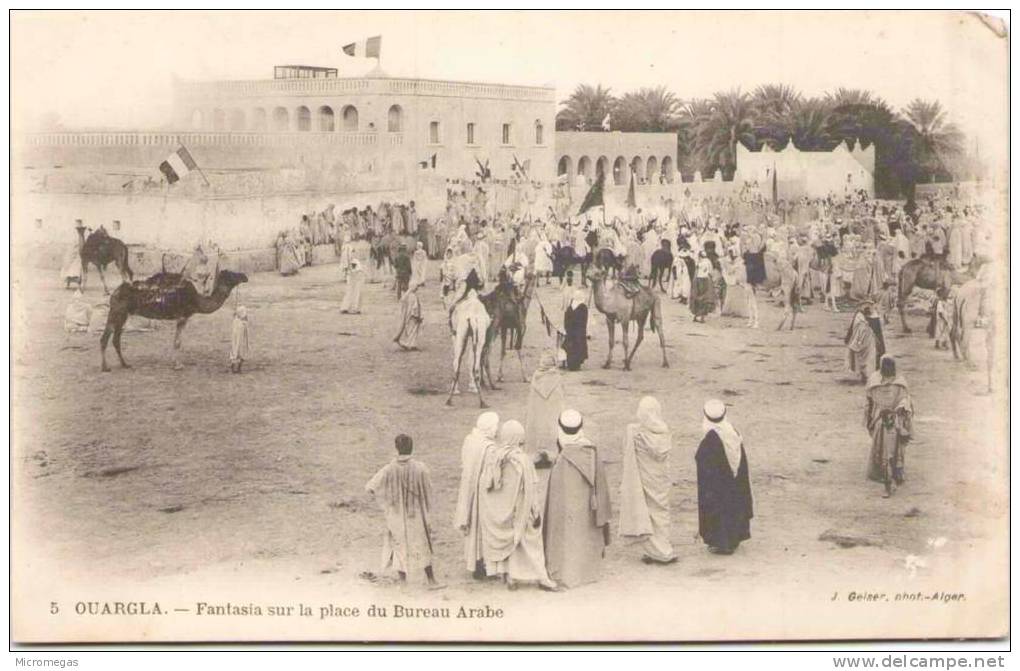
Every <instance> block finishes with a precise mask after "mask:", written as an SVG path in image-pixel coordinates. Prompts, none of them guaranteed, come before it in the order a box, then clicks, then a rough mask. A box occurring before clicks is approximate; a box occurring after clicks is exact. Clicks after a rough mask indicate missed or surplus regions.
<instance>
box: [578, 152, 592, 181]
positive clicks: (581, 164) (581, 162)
mask: <svg viewBox="0 0 1020 671" xmlns="http://www.w3.org/2000/svg"><path fill="white" fill-rule="evenodd" d="M577 174H578V175H581V176H582V177H591V176H592V175H591V159H590V158H588V157H587V156H582V157H581V158H579V159H577Z"/></svg>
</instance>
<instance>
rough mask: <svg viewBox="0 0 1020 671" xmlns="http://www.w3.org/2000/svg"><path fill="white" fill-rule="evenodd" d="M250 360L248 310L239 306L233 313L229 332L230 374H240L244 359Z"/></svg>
mask: <svg viewBox="0 0 1020 671" xmlns="http://www.w3.org/2000/svg"><path fill="white" fill-rule="evenodd" d="M249 358H251V348H250V346H249V344H248V309H247V308H246V307H244V306H243V305H239V306H238V307H237V310H235V311H234V323H233V325H232V326H231V330H230V372H231V373H240V372H241V365H242V364H243V363H244V361H245V359H249Z"/></svg>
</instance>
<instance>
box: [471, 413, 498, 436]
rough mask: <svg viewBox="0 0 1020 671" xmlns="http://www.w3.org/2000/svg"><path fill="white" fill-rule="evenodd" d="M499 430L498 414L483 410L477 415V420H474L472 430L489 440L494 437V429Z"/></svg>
mask: <svg viewBox="0 0 1020 671" xmlns="http://www.w3.org/2000/svg"><path fill="white" fill-rule="evenodd" d="M498 430H499V415H497V414H496V413H494V412H492V411H491V410H490V411H489V412H483V413H482V414H481V415H479V416H478V421H477V422H475V428H474V431H475V433H477V434H478V435H480V436H482V437H483V438H488V439H489V440H495V439H496V431H498Z"/></svg>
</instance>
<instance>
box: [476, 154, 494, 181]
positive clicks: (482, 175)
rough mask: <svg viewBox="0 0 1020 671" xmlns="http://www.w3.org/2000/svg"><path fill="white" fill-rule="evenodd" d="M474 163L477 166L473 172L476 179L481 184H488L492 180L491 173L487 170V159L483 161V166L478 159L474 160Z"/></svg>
mask: <svg viewBox="0 0 1020 671" xmlns="http://www.w3.org/2000/svg"><path fill="white" fill-rule="evenodd" d="M475 163H477V164H478V170H476V171H475V176H476V177H478V179H480V180H481V181H482V182H488V181H489V180H490V179H492V171H491V170H489V159H485V165H482V162H481V161H480V160H479V159H478V158H475Z"/></svg>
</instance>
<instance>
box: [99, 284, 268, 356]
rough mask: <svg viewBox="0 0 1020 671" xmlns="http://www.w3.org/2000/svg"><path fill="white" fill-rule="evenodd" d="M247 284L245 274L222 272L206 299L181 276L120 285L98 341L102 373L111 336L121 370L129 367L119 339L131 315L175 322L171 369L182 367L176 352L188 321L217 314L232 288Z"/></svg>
mask: <svg viewBox="0 0 1020 671" xmlns="http://www.w3.org/2000/svg"><path fill="white" fill-rule="evenodd" d="M247 281H248V276H247V275H245V274H244V273H235V272H231V271H229V270H221V271H220V272H219V273H218V274H217V276H216V282H215V284H214V286H213V290H212V293H211V294H210V295H209V296H204V295H202V294H201V293H199V291H198V290H197V289H196V288H195V285H193V284H192V283H191V282H189V281H187V280H183V279H182V276H181V274H180V273H167V272H162V273H156V274H155V275H153V276H152V277H149V278H148V279H146V280H141V281H138V282H131V283H127V282H125V283H124V284H121V285H120V286H119V287H117V289H116V290H115V291H114V292H113V295H112V296H110V313H109V315H108V316H107V318H106V328H105V329H103V335H102V336H101V337H100V340H99V343H100V352H101V355H102V362H103V368H102V370H103V372H104V373H108V372H110V367H109V366H107V365H106V345H107V344H108V343H109V342H110V337H111V336H112V337H113V348H114V349H115V350H116V351H117V358H118V359H120V365H121V367H122V368H130V366H129V365H128V364H127V362H126V361H124V355H123V353H122V352H121V349H120V336H121V333H122V332H123V331H124V324H125V323H126V322H127V319H128V317H129V316H130V315H139V316H142V317H146V318H148V319H159V320H163V321H175V322H177V330H176V331H175V333H174V344H173V359H174V370H180V369H181V368H183V366H182V365H181V362H180V360H179V359H178V353H179V352H180V349H181V336H182V334H183V333H184V327H185V326H186V325H187V323H188V320H189V319H190V318H191V317H192V315H195V314H212V313H213V312H216V311H217V310H219V309H220V308H221V307H223V304H224V303H225V302H226V300H227V298H228V297H229V296H230V293H231V291H233V289H234V287H236V286H237V285H239V284H241V283H243V282H247Z"/></svg>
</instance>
